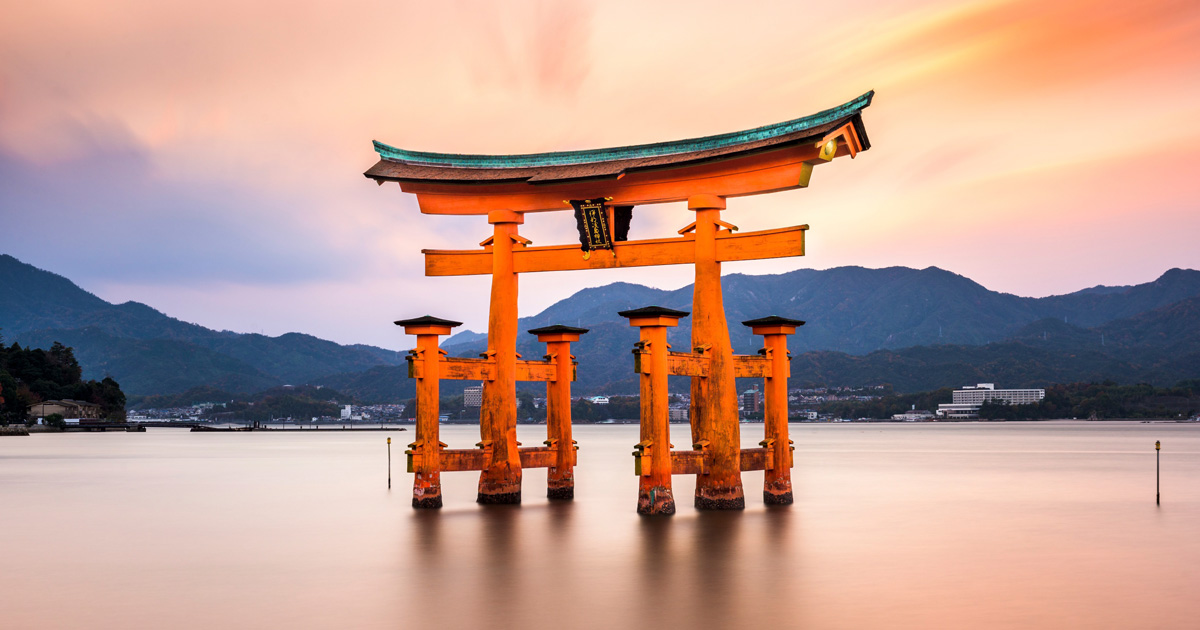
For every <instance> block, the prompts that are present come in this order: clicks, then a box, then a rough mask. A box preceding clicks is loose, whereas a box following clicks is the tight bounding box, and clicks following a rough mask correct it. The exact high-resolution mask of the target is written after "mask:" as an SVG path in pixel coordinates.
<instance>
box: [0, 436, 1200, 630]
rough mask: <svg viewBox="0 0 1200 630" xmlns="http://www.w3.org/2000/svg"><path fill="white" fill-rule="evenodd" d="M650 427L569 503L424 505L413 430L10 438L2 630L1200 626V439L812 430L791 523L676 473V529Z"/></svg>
mask: <svg viewBox="0 0 1200 630" xmlns="http://www.w3.org/2000/svg"><path fill="white" fill-rule="evenodd" d="M671 429H672V432H673V433H674V434H675V439H674V442H675V443H676V444H677V445H680V444H687V443H688V442H689V439H688V435H687V433H688V429H687V426H686V425H672V427H671ZM637 430H638V429H637V426H628V425H609V426H577V427H575V438H576V439H577V440H578V442H579V446H580V450H579V466H578V468H577V469H576V489H575V496H576V498H575V500H574V501H570V502H559V501H554V502H552V501H549V500H547V499H546V498H545V479H546V475H545V471H544V470H527V471H525V476H524V494H523V503H522V504H521V505H519V506H481V505H477V504H476V503H475V502H474V500H475V489H476V483H477V480H478V476H477V473H466V472H464V473H447V474H444V475H443V494H444V497H445V507H444V508H442V509H441V510H431V511H417V510H413V509H412V508H411V504H410V501H411V483H412V478H411V475H409V474H407V473H406V472H405V458H404V453H403V451H404V444H405V443H406V442H408V441H410V440H411V438H412V433H411V431H410V432H407V433H397V432H353V431H344V432H343V431H286V432H285V431H278V432H237V433H191V432H188V431H186V430H181V429H170V428H157V429H156V428H151V429H149V430H147V431H146V432H144V433H66V434H35V435H31V436H28V437H3V438H0V527H2V528H3V531H2V532H0V628H4V629H6V630H12V629H18V628H21V629H23V628H39V629H40V628H55V629H59V628H89V629H90V628H156V629H157V628H170V629H190V628H206V629H207V628H215V629H220V630H230V629H235V628H289V629H294V628H488V629H491V628H520V629H529V630H534V629H541V628H547V629H550V628H553V629H556V630H563V629H570V628H775V629H784V628H802V629H823V628H846V629H871V628H921V629H928V628H971V629H980V628H984V629H986V628H1021V629H1029V628H1200V425H1198V424H1194V423H1193V424H1187V423H1173V422H1150V423H1142V422H1084V421H1075V422H1071V421H1063V422H1057V421H1054V422H1032V423H1021V422H1003V423H968V422H962V423H838V424H794V425H792V427H791V436H792V438H793V439H794V440H795V444H796V457H795V468H794V470H793V472H792V474H793V480H794V486H795V499H796V501H795V504H794V505H791V506H786V507H774V506H772V507H769V508H768V507H766V506H764V505H763V503H762V494H761V492H762V473H761V472H759V473H754V472H747V473H744V474H743V479H744V483H745V493H746V504H747V505H746V509H745V510H742V511H734V512H698V511H696V510H694V509H693V508H692V506H691V500H690V497H691V496H692V493H693V490H694V480H693V479H692V478H689V477H687V476H682V475H681V476H676V477H675V479H674V484H675V486H674V487H675V496H676V501H677V504H678V506H679V510H678V512H677V513H676V514H675V515H674V516H669V517H665V516H657V517H645V516H639V515H637V514H636V513H635V505H636V499H637V478H636V477H635V476H634V472H633V460H632V457H631V452H632V450H633V445H634V444H635V443H636V442H637V441H638V436H637ZM544 431H545V427H542V426H536V425H530V426H521V427H519V429H518V432H519V435H518V439H520V440H521V441H522V442H523V443H525V444H540V443H541V441H542V440H543V439H545V435H544ZM389 435H390V436H391V437H393V438H394V439H393V444H392V445H391V447H390V448H391V459H390V471H391V488H389V487H388V474H389V460H388V446H387V444H386V438H387V437H388V436H389ZM742 436H743V440H744V442H745V445H746V446H754V445H756V443H757V442H758V441H759V440H760V439H762V425H761V424H758V425H755V424H746V425H742ZM478 440H479V434H478V427H473V426H445V427H443V431H442V441H444V442H447V443H448V444H449V445H450V446H451V447H454V448H470V447H472V446H473V445H474V443H475V442H477V441H478ZM1156 440H1157V441H1161V443H1162V451H1161V454H1160V455H1158V456H1157V457H1158V458H1159V459H1158V461H1157V465H1158V466H1159V469H1160V471H1161V472H1160V476H1159V477H1158V478H1157V481H1158V485H1157V486H1156V452H1155V449H1154V442H1155V441H1156ZM1156 490H1159V491H1160V492H1161V503H1156Z"/></svg>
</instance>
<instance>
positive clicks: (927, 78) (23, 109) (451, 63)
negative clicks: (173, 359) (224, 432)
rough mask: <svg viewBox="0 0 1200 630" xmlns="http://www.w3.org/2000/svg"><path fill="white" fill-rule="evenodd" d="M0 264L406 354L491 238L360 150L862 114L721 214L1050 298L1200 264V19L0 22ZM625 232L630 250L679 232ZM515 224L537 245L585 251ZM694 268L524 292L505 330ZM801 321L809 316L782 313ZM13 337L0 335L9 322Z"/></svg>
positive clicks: (562, 216) (561, 226)
mask: <svg viewBox="0 0 1200 630" xmlns="http://www.w3.org/2000/svg"><path fill="white" fill-rule="evenodd" d="M0 15H2V16H3V19H2V20H0V253H8V254H11V255H13V256H16V257H17V258H19V259H21V260H23V261H25V262H28V263H31V264H33V265H36V266H38V267H41V268H44V269H48V270H50V271H54V272H56V273H59V274H62V275H64V276H66V277H68V278H70V279H72V280H74V281H75V282H77V283H78V284H80V285H81V286H82V287H84V288H85V289H87V290H89V291H91V292H93V293H95V294H97V295H99V296H100V297H102V298H104V299H106V300H109V301H112V302H123V301H125V300H137V301H139V302H144V303H147V304H149V305H151V306H153V307H155V308H157V309H159V310H161V311H164V312H165V313H167V314H169V315H172V316H175V317H179V318H181V319H184V320H187V321H193V322H196V323H199V324H202V325H205V326H209V327H212V328H217V329H229V330H235V331H238V332H265V333H267V334H271V335H278V334H282V333H285V332H289V331H298V332H305V333H311V334H314V335H317V336H320V337H323V338H327V339H332V340H335V341H338V342H342V343H371V344H376V345H382V346H385V347H390V348H407V347H410V346H411V340H410V339H407V338H405V337H404V336H403V335H402V334H400V332H399V331H398V330H397V329H396V327H395V326H393V325H392V323H391V322H392V321H393V320H395V319H398V318H401V317H411V316H417V315H423V314H426V313H429V314H433V315H437V316H440V317H446V318H451V319H458V320H463V321H465V322H467V324H468V327H470V328H472V329H474V330H484V329H485V325H486V315H487V287H488V280H487V279H486V278H431V279H427V278H425V277H423V275H422V274H423V264H422V258H421V255H420V249H421V248H469V247H473V246H475V244H476V243H478V242H479V241H480V240H482V239H483V238H484V237H486V236H488V235H489V234H490V228H489V226H488V225H487V224H486V221H485V220H483V219H482V218H481V217H441V216H427V215H422V214H420V213H419V212H418V211H417V207H416V202H415V198H413V197H412V196H411V195H406V194H404V193H402V192H400V190H399V189H398V187H396V186H394V185H392V186H384V187H377V186H376V185H375V184H374V183H373V182H371V181H370V180H367V179H365V178H364V177H363V176H362V172H363V171H364V170H366V169H367V168H368V167H370V166H371V165H372V164H373V163H374V162H375V160H376V155H375V154H374V152H373V151H372V149H371V140H372V139H378V140H380V141H383V142H387V143H389V144H392V145H395V146H400V147H404V148H408V149H417V150H427V151H442V152H458V153H526V152H538V151H556V150H569V149H587V148H596V147H604V146H614V145H624V144H633V143H643V142H656V141H664V140H675V139H680V138H688V137H694V136H701V135H708V134H714V133H722V132H727V131H735V130H740V129H745V128H749V127H755V126H759V125H764V124H769V123H774V122H779V121H782V120H787V119H791V118H796V117H799V116H802V115H806V114H810V113H813V112H816V111H818V110H821V109H824V108H827V107H831V106H834V105H837V104H840V103H842V102H844V101H847V100H849V99H851V98H854V97H856V96H858V95H859V94H862V93H863V92H866V91H868V90H872V89H873V90H875V91H876V95H875V101H874V104H873V105H872V106H871V107H869V108H868V109H867V110H866V111H865V112H864V115H863V118H864V121H865V123H866V127H867V131H868V133H869V134H870V137H871V141H872V145H873V147H872V149H871V150H870V151H868V152H866V153H863V154H861V155H859V156H858V158H857V159H855V160H848V159H839V160H837V161H836V162H834V163H833V164H829V165H826V166H822V167H819V168H818V169H816V172H815V174H814V176H813V179H812V184H811V186H810V188H808V189H806V190H797V191H791V192H786V193H779V194H774V195H765V196H759V197H750V198H740V199H735V200H731V201H730V203H729V210H728V211H727V212H726V213H725V217H724V218H726V219H727V220H728V221H731V222H733V223H736V224H738V225H739V226H740V227H741V228H743V229H765V228H772V227H781V226H784V225H795V224H800V223H808V224H809V225H811V230H810V231H809V233H808V255H807V256H806V257H804V258H798V259H789V260H776V261H759V262H752V263H736V264H727V265H726V266H725V273H727V274H728V273H756V274H757V273H779V272H783V271H789V270H792V269H797V268H803V267H811V268H816V269H825V268H830V267H837V266H842V265H862V266H866V267H886V266H892V265H903V266H908V267H916V268H922V267H927V266H931V265H933V266H938V267H941V268H944V269H948V270H950V271H953V272H956V273H959V274H963V275H965V276H967V277H969V278H971V279H973V280H976V281H978V282H980V283H981V284H983V285H984V286H986V287H988V288H990V289H994V290H998V291H1005V292H1009V293H1015V294H1018V295H1027V296H1043V295H1050V294H1055V293H1065V292H1070V291H1075V290H1078V289H1081V288H1085V287H1089V286H1093V285H1096V284H1132V283H1140V282H1146V281H1150V280H1153V279H1154V278H1156V277H1158V276H1159V275H1160V274H1161V273H1162V272H1164V271H1165V270H1167V269H1169V268H1171V267H1188V268H1200V211H1198V210H1200V208H1198V200H1200V150H1198V149H1197V146H1198V145H1200V2H1196V1H1195V0H1185V1H1180V2H1160V1H1154V0H1150V1H1144V2H1096V1H1083V0H1078V1H1074V0H1061V1H1045V0H1012V1H1005V0H993V1H986V0H931V1H911V0H887V1H884V0H844V1H842V2H832V3H830V2H823V3H805V2H777V3H774V2H772V3H755V2H741V3H734V2H728V1H725V2H695V1H692V2H678V3H666V2H612V1H606V2H596V3H583V2H548V1H547V2H515V1H506V2H503V3H494V4H491V3H470V2H395V1H391V2H357V1H348V2H338V3H333V2H330V3H307V4H306V3H303V2H295V1H290V2H255V1H249V2H247V1H245V0H242V1H239V2H228V1H226V0H213V1H210V2H205V3H182V2H161V1H157V2H149V1H122V0H110V1H108V2H84V1H75V2H56V1H53V0H41V1H39V2H36V3H34V2H17V1H15V0H0ZM689 221H691V219H690V218H689V213H688V212H687V211H686V209H684V208H683V207H681V206H679V205H665V206H659V207H650V208H642V209H641V210H640V211H638V212H637V214H635V218H634V224H633V229H632V232H631V238H649V237H657V236H667V235H670V234H673V233H674V232H675V230H676V229H678V228H679V227H682V226H683V225H685V224H687V223H688V222H689ZM573 230H574V222H573V219H572V218H571V217H570V215H569V214H568V213H545V214H539V215H537V216H532V217H530V218H529V219H528V220H527V222H526V224H525V225H524V226H523V227H522V230H521V232H522V234H523V235H525V236H527V237H529V238H531V239H533V241H534V243H535V244H538V245H545V244H554V243H566V242H571V241H572V240H574V239H575V235H574V233H573ZM691 273H692V271H691V269H690V268H689V267H668V268H654V269H638V270H633V271H629V270H622V271H608V272H573V273H556V274H538V275H536V276H533V275H527V276H523V278H522V288H521V302H520V309H521V314H522V315H530V314H534V313H536V312H538V311H540V310H541V309H543V308H545V307H546V306H548V305H550V304H552V303H553V302H555V301H557V300H559V299H562V298H564V297H567V296H568V295H570V294H571V293H572V292H574V291H575V290H577V289H578V288H582V287H585V286H597V285H602V284H607V283H610V282H615V281H631V282H640V283H643V284H652V285H654V286H659V287H663V288H671V289H673V288H677V287H680V286H683V285H685V284H688V283H690V282H691ZM795 315H804V314H795ZM2 324H3V323H2V322H0V325H2Z"/></svg>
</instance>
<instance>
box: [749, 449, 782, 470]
mask: <svg viewBox="0 0 1200 630" xmlns="http://www.w3.org/2000/svg"><path fill="white" fill-rule="evenodd" d="M741 462H742V472H745V471H747V470H772V469H774V468H775V453H774V451H773V450H772V449H769V448H744V449H742V457H741Z"/></svg>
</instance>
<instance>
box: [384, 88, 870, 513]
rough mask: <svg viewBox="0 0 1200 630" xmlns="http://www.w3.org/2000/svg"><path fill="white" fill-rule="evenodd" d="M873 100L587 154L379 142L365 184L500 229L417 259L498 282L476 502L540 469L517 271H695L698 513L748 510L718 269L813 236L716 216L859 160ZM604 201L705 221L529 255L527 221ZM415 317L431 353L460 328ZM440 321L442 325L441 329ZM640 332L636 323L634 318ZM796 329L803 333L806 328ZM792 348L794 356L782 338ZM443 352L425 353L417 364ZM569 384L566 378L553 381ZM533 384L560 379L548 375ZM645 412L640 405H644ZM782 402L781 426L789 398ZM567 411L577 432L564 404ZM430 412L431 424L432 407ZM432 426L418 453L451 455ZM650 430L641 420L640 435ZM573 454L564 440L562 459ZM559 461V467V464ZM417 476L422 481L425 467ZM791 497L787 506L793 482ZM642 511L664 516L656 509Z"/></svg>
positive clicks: (771, 254)
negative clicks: (424, 148) (488, 151)
mask: <svg viewBox="0 0 1200 630" xmlns="http://www.w3.org/2000/svg"><path fill="white" fill-rule="evenodd" d="M873 95H874V92H868V93H866V94H864V95H862V96H860V97H858V98H856V99H854V100H852V101H849V102H847V103H845V104H843V105H840V106H838V107H835V108H832V109H828V110H825V111H822V112H819V113H817V114H813V115H811V116H806V117H803V118H797V119H795V120H790V121H787V122H783V123H778V124H775V125H768V126H764V127H758V128H755V129H750V130H746V131H741V132H735V133H727V134H722V135H716V136H707V137H702V138H694V139H690V140H681V141H676V142H664V143H657V144H646V145H636V146H627V147H618V148H609V149H599V150H590V151H566V152H557V153H539V154H525V155H460V154H444V153H426V152H418V151H407V150H403V149H397V148H394V147H391V146H388V145H386V144H383V143H380V142H375V143H374V145H375V150H376V152H377V153H378V154H379V156H380V158H381V159H380V160H379V162H377V163H376V164H375V165H374V166H372V167H371V168H370V169H369V170H368V171H367V172H366V173H365V175H366V177H368V178H370V179H373V180H375V181H376V182H377V183H378V184H380V185H382V184H384V183H386V182H397V183H399V184H400V188H401V190H402V191H404V192H408V193H414V194H416V196H417V202H418V204H419V206H420V209H421V212H422V213H425V214H444V215H480V216H487V220H488V223H490V224H491V225H492V226H493V228H492V236H491V237H489V238H487V239H486V240H484V241H483V242H481V243H480V246H481V248H480V249H474V250H428V249H426V250H422V252H423V253H424V254H425V275H427V276H458V275H486V274H491V276H492V288H491V306H490V311H489V316H488V345H487V353H486V355H485V358H484V359H482V360H481V361H482V362H485V363H486V364H487V366H486V367H480V368H472V370H470V375H471V377H473V378H474V377H480V376H486V380H484V385H483V402H482V406H481V408H480V418H479V420H480V435H481V438H482V440H483V441H482V442H481V451H486V453H483V454H482V460H480V458H479V457H473V458H471V459H472V460H473V461H474V460H480V461H478V466H479V467H478V468H467V467H464V468H458V469H459V470H470V469H476V470H478V469H482V473H481V475H480V480H479V494H478V499H477V500H478V501H479V502H480V503H519V502H520V498H521V469H522V465H523V460H530V463H534V461H533V460H534V459H536V458H534V457H533V456H532V455H531V456H529V457H523V456H522V454H523V453H522V451H523V450H527V449H520V448H519V445H518V444H517V441H516V381H517V380H518V355H517V352H516V342H517V276H518V274H521V273H531V272H538V271H567V270H583V269H611V268H618V267H621V268H624V267H640V266H654V265H677V264H692V265H694V266H695V277H696V278H695V285H694V296H693V306H692V308H693V313H692V346H693V349H694V350H696V351H697V352H699V353H700V354H702V355H703V357H702V358H703V360H704V362H705V363H706V364H707V365H706V367H705V368H704V369H703V373H704V375H702V376H701V375H698V374H699V372H697V375H696V376H694V377H693V379H692V392H691V393H692V395H691V410H690V411H691V428H692V440H693V443H694V444H696V445H698V446H702V447H703V448H704V450H705V451H706V454H705V457H704V465H703V468H704V474H702V475H698V477H697V483H696V497H695V505H696V507H697V508H701V509H739V508H742V507H744V505H745V501H744V498H743V493H742V482H741V470H742V452H741V449H740V427H739V419H738V408H737V392H736V390H735V381H734V378H735V361H734V357H733V351H732V347H731V344H730V341H729V333H728V327H727V324H726V320H725V307H724V303H723V300H722V295H721V263H722V262H728V261H739V260H757V259H766V258H781V257H790V256H803V255H804V235H805V230H807V229H808V226H807V225H797V226H792V227H784V228H779V229H774V230H764V231H758V232H745V233H740V234H735V232H736V231H737V227H736V226H734V225H732V224H730V223H727V222H725V221H723V220H721V211H722V210H724V209H725V208H726V199H728V198H729V197H740V196H746V195H756V194H762V193H769V192H777V191H782V190H790V189H794V188H804V187H807V186H808V184H809V180H810V178H811V176H812V169H813V167H814V166H816V165H818V164H822V163H824V162H828V161H830V160H833V159H835V158H837V157H842V156H846V155H849V156H850V157H854V156H855V155H857V154H858V153H859V152H860V151H865V150H867V149H868V148H870V143H869V141H868V139H867V135H866V129H865V127H864V126H863V121H862V115H861V114H862V110H863V109H865V108H866V107H867V106H868V105H870V103H871V98H872V96H873ZM595 199H605V200H607V202H608V222H609V230H610V231H611V226H612V216H613V214H612V208H614V207H622V206H641V205H646V204H655V203H666V202H677V201H687V204H688V208H689V209H690V210H692V211H694V212H695V213H696V220H695V221H694V222H693V223H691V224H689V225H688V226H686V227H684V228H683V229H681V230H679V235H678V236H675V237H670V238H659V239H648V240H638V241H628V240H627V241H617V242H615V243H613V244H612V254H613V255H608V254H607V253H601V254H600V255H592V256H589V257H585V256H581V254H580V249H579V246H577V245H573V244H571V245H551V246H539V247H534V246H532V245H531V243H530V241H529V240H528V239H525V238H523V237H522V236H520V235H519V234H518V233H517V228H518V226H520V225H522V224H523V223H524V222H525V215H526V214H527V213H536V212H548V211H561V210H567V209H570V208H568V207H567V206H565V205H564V201H565V200H595ZM682 315H686V313H683V314H680V315H679V316H682ZM675 318H676V319H678V316H675ZM434 319H436V318H434ZM418 321H419V320H405V321H404V322H397V324H402V325H406V327H407V326H416V328H413V331H417V330H418V329H420V330H421V331H423V332H424V334H425V335H426V338H427V339H428V337H429V336H430V335H432V347H433V348H436V341H437V335H438V334H447V333H448V332H449V327H448V326H447V325H448V324H457V322H448V321H446V320H437V321H436V322H435V321H433V320H424V324H421V323H418V324H410V322H418ZM787 321H789V322H790V321H794V320H787ZM431 322H432V323H431ZM437 322H443V323H441V324H440V327H439V324H438V323H437ZM631 324H634V325H637V324H636V323H634V320H632V319H631ZM748 324H749V323H748ZM662 325H673V324H662ZM780 325H783V326H784V327H786V326H787V324H786V323H784V324H780V323H779V322H775V323H774V324H773V326H774V328H779V326H780ZM791 325H792V329H791V330H794V326H795V325H798V323H793V324H791ZM422 326H423V327H422ZM431 326H432V327H431ZM774 328H773V329H774ZM664 330H665V329H664ZM664 334H665V333H664ZM577 338H578V336H577V335H576V336H575V339H577ZM779 338H780V339H783V337H779ZM423 347H429V346H423ZM783 348H784V353H786V342H784V345H783ZM436 354H437V352H436V351H434V352H432V353H430V352H429V351H428V350H426V351H425V352H424V354H422V355H421V356H422V357H424V358H423V359H418V360H428V359H429V358H431V357H433V356H435V355H436ZM456 361H460V362H462V361H469V360H466V359H457V360H456ZM521 363H533V362H528V361H525V362H521ZM526 371H527V372H528V369H527V370H526ZM434 373H435V374H436V372H434ZM677 373H683V372H677ZM413 375H414V376H415V375H416V372H413ZM783 376H785V377H786V375H783ZM441 378H447V377H445V376H443V377H441ZM458 378H465V377H463V376H458ZM531 378H532V377H531ZM563 378H564V377H563V376H562V374H561V373H560V375H559V376H558V377H557V379H558V381H557V382H563ZM664 378H665V377H664ZM525 380H529V379H528V378H527V379H525ZM532 380H547V381H550V380H552V379H551V376H549V375H546V376H545V377H536V378H533V379H532ZM434 392H436V389H435V390H434ZM568 392H569V390H568ZM434 400H435V401H436V398H435V399H434ZM435 404H436V402H435ZM645 405H646V401H643V409H645V408H646V407H645ZM784 405H785V406H784V410H783V417H784V429H785V430H786V394H784ZM418 406H419V407H420V404H419V405H418ZM566 413H567V414H568V415H567V423H568V424H569V401H568V409H567V411H566ZM423 415H426V417H428V416H429V413H428V411H427V412H426V414H423ZM432 418H433V422H434V427H433V429H428V428H426V429H425V430H424V431H422V423H421V422H420V420H419V421H418V427H417V441H416V443H415V444H414V452H415V453H418V455H419V453H420V452H429V451H430V450H438V451H440V450H442V449H444V446H445V445H442V444H441V443H440V442H437V438H436V418H437V416H436V413H433V414H432ZM647 422H648V419H647V418H646V415H645V413H643V418H642V423H643V433H645V427H646V424H647ZM431 431H432V435H433V437H432V438H431V437H430V432H431ZM552 437H553V436H552ZM785 441H786V440H785ZM569 447H570V445H569V444H558V448H560V449H567V448H569ZM421 449H425V450H424V451H422V450H421ZM422 461H425V460H422ZM433 461H436V458H434V460H433ZM559 461H563V459H562V457H561V456H560V459H559ZM640 461H641V458H639V462H640ZM668 461H669V460H668ZM535 465H538V464H535ZM464 466H467V464H464ZM414 470H416V471H417V472H418V473H420V469H419V467H418V468H415V469H414ZM426 471H427V472H436V471H432V470H430V469H428V468H427V469H426ZM680 472H684V471H680ZM689 472H690V471H689ZM666 474H667V475H668V476H669V475H670V474H671V473H670V472H668V473H666ZM418 481H420V476H419V477H418ZM418 485H419V484H418ZM423 491H425V492H428V493H433V492H434V489H433V488H431V487H428V484H427V487H426V488H424V489H423ZM418 496H419V495H418V494H416V492H415V493H414V500H413V504H414V506H415V507H436V506H440V505H441V498H440V486H438V487H437V488H436V496H437V501H436V506H435V505H434V504H433V502H428V501H427V502H425V503H426V504H425V505H419V503H420V502H419V501H418ZM787 496H788V497H789V501H790V482H788V484H787ZM780 502H782V501H780ZM654 503H655V502H654V501H651V502H650V504H651V505H652V506H653V504H654ZM673 510H674V504H673V500H672V502H671V506H670V511H673ZM641 511H646V512H650V513H656V512H661V513H669V512H668V511H667V510H666V509H665V508H660V509H654V508H653V507H651V508H647V509H646V510H641Z"/></svg>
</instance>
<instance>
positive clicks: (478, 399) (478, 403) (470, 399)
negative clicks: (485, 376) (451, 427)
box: [463, 385, 483, 409]
mask: <svg viewBox="0 0 1200 630" xmlns="http://www.w3.org/2000/svg"><path fill="white" fill-rule="evenodd" d="M463 406H464V407H474V408H476V409H478V408H479V407H482V406H483V385H473V386H471V387H468V388H466V389H464V390H463Z"/></svg>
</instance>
